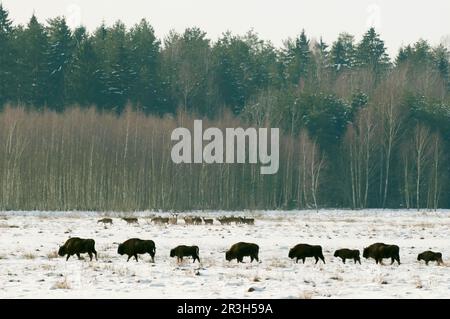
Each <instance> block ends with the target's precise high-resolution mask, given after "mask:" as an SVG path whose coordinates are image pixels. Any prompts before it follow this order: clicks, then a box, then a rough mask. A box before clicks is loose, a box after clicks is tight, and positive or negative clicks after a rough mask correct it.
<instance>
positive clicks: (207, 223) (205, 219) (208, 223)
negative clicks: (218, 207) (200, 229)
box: [202, 217, 214, 225]
mask: <svg viewBox="0 0 450 319" xmlns="http://www.w3.org/2000/svg"><path fill="white" fill-rule="evenodd" d="M202 219H203V222H204V223H205V225H212V224H213V223H214V219H212V218H203V217H202Z"/></svg>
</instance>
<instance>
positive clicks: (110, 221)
mask: <svg viewBox="0 0 450 319" xmlns="http://www.w3.org/2000/svg"><path fill="white" fill-rule="evenodd" d="M97 223H103V224H112V223H113V220H112V219H111V218H102V219H99V220H98V221H97Z"/></svg>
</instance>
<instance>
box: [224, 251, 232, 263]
mask: <svg viewBox="0 0 450 319" xmlns="http://www.w3.org/2000/svg"><path fill="white" fill-rule="evenodd" d="M225 259H226V260H227V261H230V260H233V253H232V252H231V251H229V250H228V251H227V252H226V253H225Z"/></svg>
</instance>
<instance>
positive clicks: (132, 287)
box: [0, 210, 450, 298]
mask: <svg viewBox="0 0 450 319" xmlns="http://www.w3.org/2000/svg"><path fill="white" fill-rule="evenodd" d="M150 214H151V213H139V214H135V215H136V216H138V217H139V225H128V224H127V223H126V222H125V221H123V220H121V219H120V218H118V215H117V214H107V213H101V214H100V213H53V212H0V287H1V289H0V298H450V276H449V274H450V268H449V267H448V266H447V265H444V266H436V265H435V263H434V262H432V263H430V265H429V266H425V264H423V262H422V263H419V262H418V261H417V260H416V258H417V254H418V253H420V252H422V251H424V250H428V249H431V250H434V251H441V252H442V254H443V258H444V262H445V261H446V259H447V258H450V211H440V212H414V211H381V210H370V211H359V212H352V211H321V212H319V213H316V212H307V211H302V212H247V213H246V215H252V216H254V217H255V218H256V223H255V225H254V226H250V225H231V226H221V225H219V223H218V222H217V221H216V220H215V221H214V225H213V226H206V225H201V226H200V225H198V226H186V225H184V222H183V221H180V222H179V224H178V225H167V226H157V225H153V224H151V223H150V220H149V218H148V216H149V215H150ZM162 214H163V213H161V214H159V215H162ZM223 214H225V213H220V212H219V213H207V215H209V216H212V217H216V216H220V215H223ZM234 214H235V215H238V214H239V213H234ZM241 214H242V213H241ZM226 215H231V213H226ZM101 216H112V217H113V220H114V224H113V225H111V226H106V227H105V226H103V225H102V224H97V219H98V218H99V217H101ZM75 236H79V237H86V238H94V239H95V241H96V248H97V251H98V252H99V261H93V262H89V261H88V259H85V260H81V261H79V260H77V258H76V257H72V258H71V259H69V261H68V262H66V261H65V258H61V257H58V256H57V254H56V251H57V249H58V245H59V244H62V243H63V242H64V241H65V240H66V239H67V238H69V237H75ZM132 237H139V238H142V239H153V240H154V241H155V243H156V258H155V259H156V260H155V263H154V264H152V263H150V256H148V255H145V256H142V258H141V260H140V261H139V262H138V263H136V262H135V261H134V260H130V262H128V263H127V262H126V256H120V255H118V254H117V253H116V252H117V243H119V242H123V241H125V240H126V239H128V238H132ZM238 241H248V242H254V243H257V244H258V245H259V246H260V259H261V263H252V264H250V263H249V262H248V261H249V260H247V259H245V261H247V262H246V263H244V264H237V263H236V261H233V262H227V261H225V254H224V252H225V250H226V249H228V247H229V246H231V245H232V244H233V243H235V242H238ZM379 241H382V242H385V243H392V244H397V245H399V246H400V256H401V261H402V264H401V265H400V266H397V264H395V265H393V266H390V265H388V264H389V263H388V260H386V265H383V266H380V265H376V264H375V262H374V261H373V260H365V259H362V265H359V264H357V265H355V264H353V262H352V261H348V262H347V263H346V264H345V265H344V264H342V262H341V261H340V260H338V259H336V258H334V257H333V252H334V250H335V249H338V248H353V249H356V248H358V249H362V248H363V247H364V246H367V245H369V244H371V243H374V242H379ZM297 243H309V244H320V245H322V247H323V250H324V255H325V259H326V262H327V263H326V264H325V265H324V264H321V263H318V264H317V265H315V264H314V260H313V259H309V260H307V262H306V264H304V265H303V264H300V263H299V264H295V263H294V262H293V261H292V260H290V259H289V258H288V257H287V254H288V251H289V248H290V247H292V246H294V245H295V244H297ZM179 244H186V245H193V244H195V245H198V246H199V247H200V258H201V261H202V262H201V264H198V263H195V264H192V263H191V260H185V261H184V262H183V264H177V263H176V259H175V258H170V257H169V250H170V249H171V248H173V247H174V246H176V245H179ZM361 254H362V251H361ZM86 257H87V255H86ZM449 261H450V259H449ZM448 265H450V262H449V263H448ZM250 288H253V289H250ZM249 290H250V291H249Z"/></svg>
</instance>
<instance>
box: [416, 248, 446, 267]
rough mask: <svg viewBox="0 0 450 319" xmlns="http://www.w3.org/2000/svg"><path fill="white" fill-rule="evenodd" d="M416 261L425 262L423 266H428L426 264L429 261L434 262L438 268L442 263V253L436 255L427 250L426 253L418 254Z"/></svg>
mask: <svg viewBox="0 0 450 319" xmlns="http://www.w3.org/2000/svg"><path fill="white" fill-rule="evenodd" d="M417 260H418V261H421V260H423V261H425V265H428V263H429V262H430V261H435V262H436V263H437V264H438V266H439V265H440V264H443V263H444V262H443V261H442V253H437V252H434V251H431V250H427V251H424V252H423V253H420V254H419V255H418V256H417Z"/></svg>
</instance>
